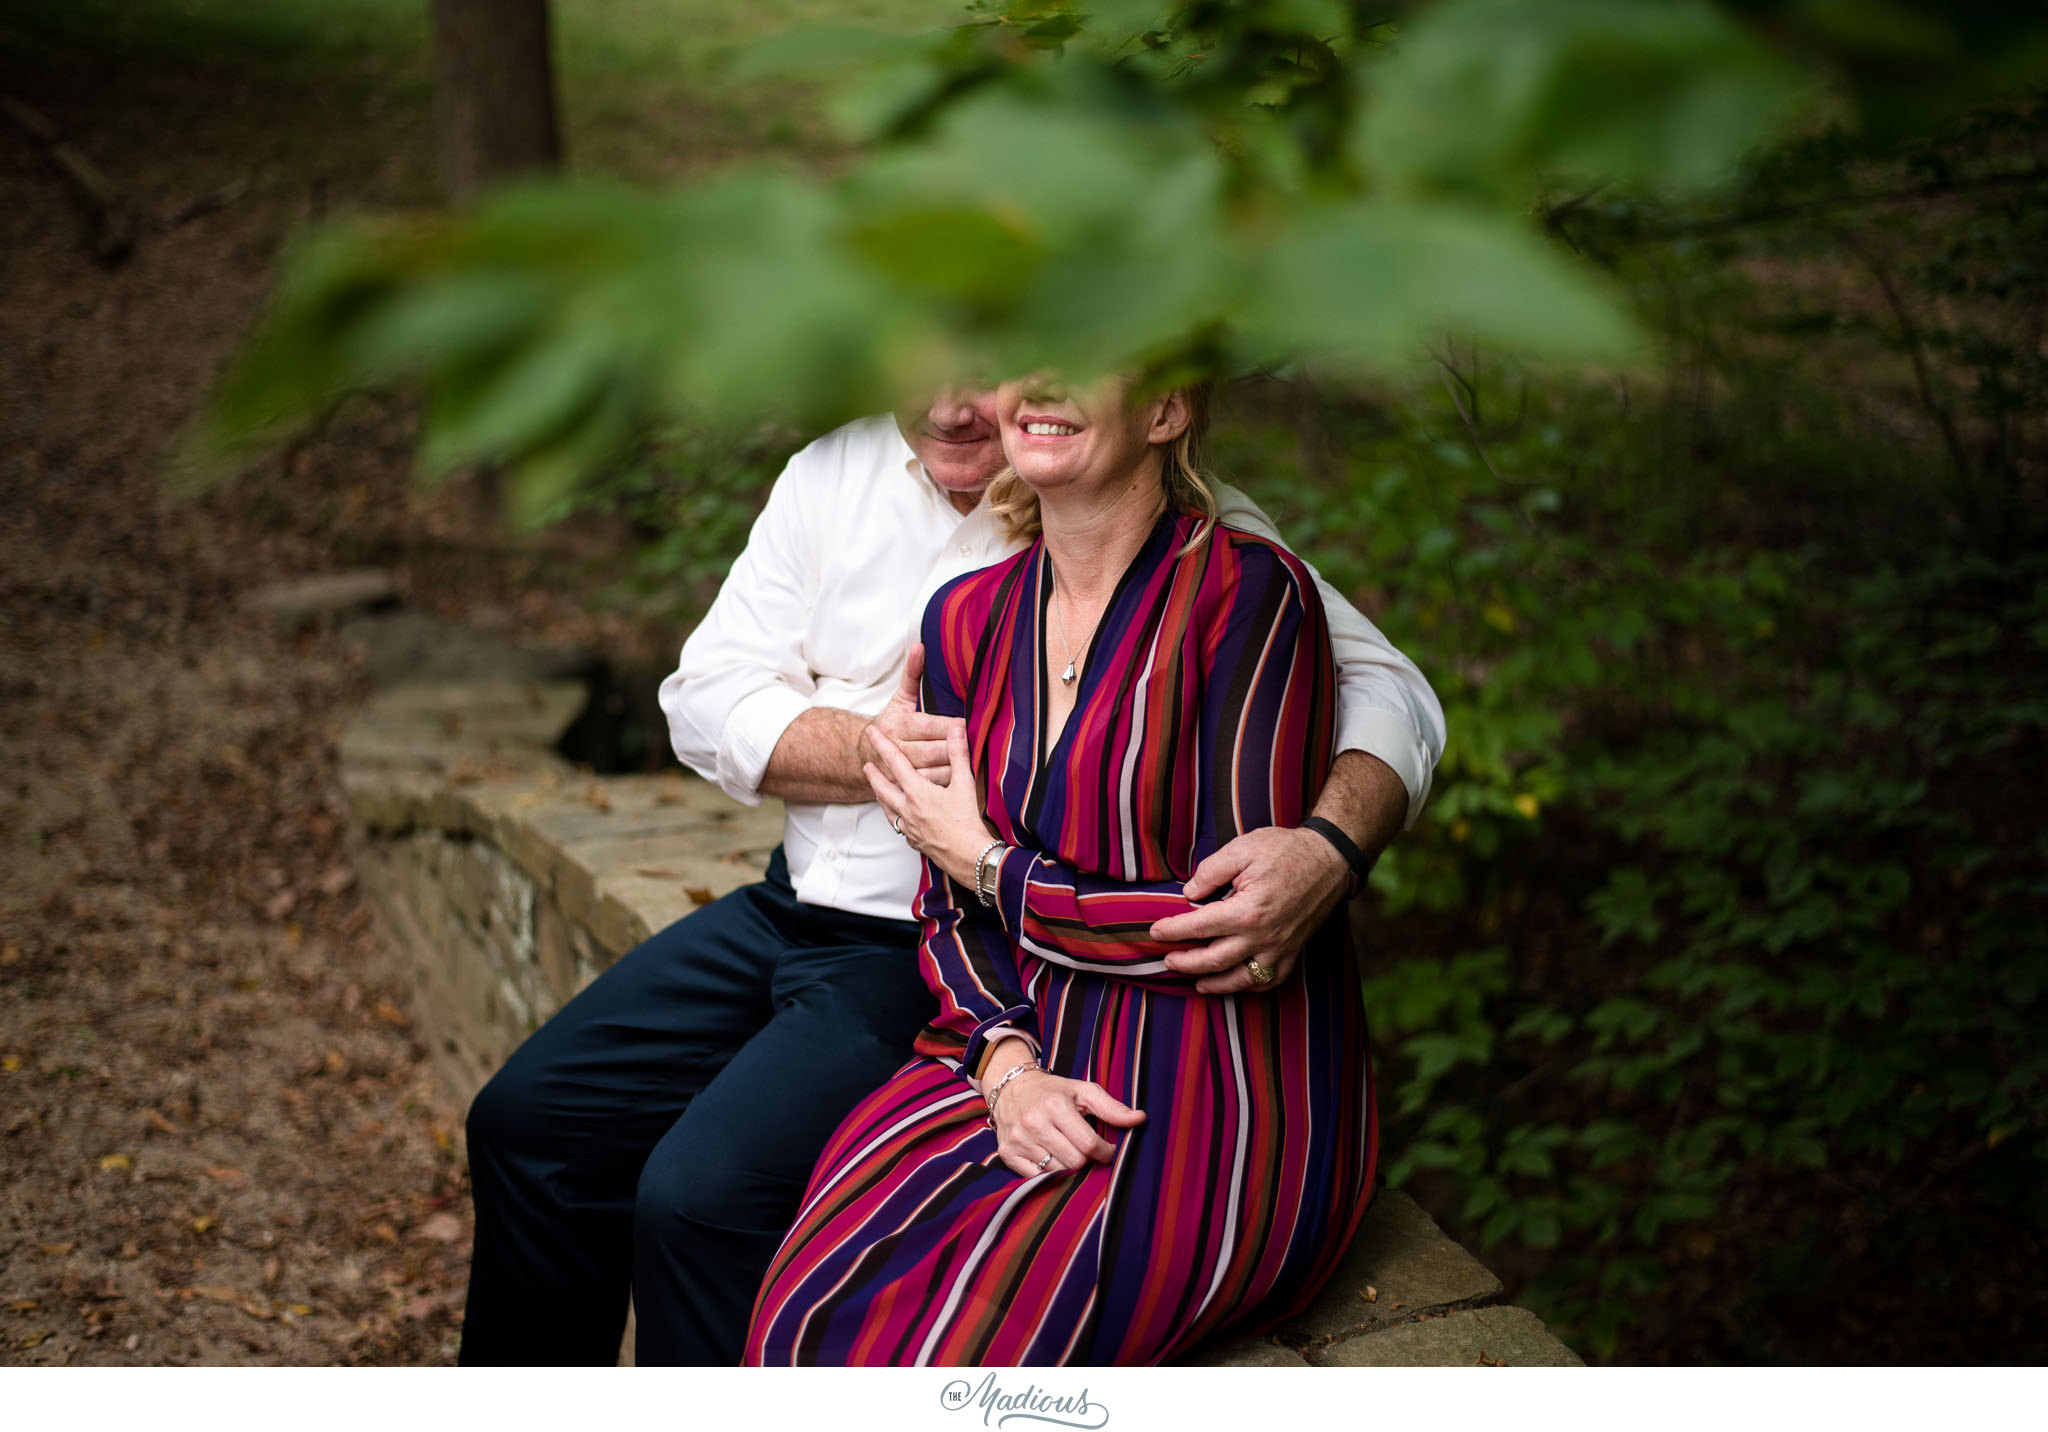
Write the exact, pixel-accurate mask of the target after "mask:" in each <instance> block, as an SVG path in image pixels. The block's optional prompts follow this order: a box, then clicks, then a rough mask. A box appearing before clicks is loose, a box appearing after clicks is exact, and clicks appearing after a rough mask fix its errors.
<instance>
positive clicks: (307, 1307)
mask: <svg viewBox="0 0 2048 1432" xmlns="http://www.w3.org/2000/svg"><path fill="white" fill-rule="evenodd" d="M285 1311H286V1312H288V1313H290V1314H292V1315H293V1316H294V1317H300V1318H303V1317H308V1316H310V1315H311V1314H312V1311H313V1305H312V1304H311V1303H292V1304H289V1305H288V1306H287V1307H286V1308H285Z"/></svg>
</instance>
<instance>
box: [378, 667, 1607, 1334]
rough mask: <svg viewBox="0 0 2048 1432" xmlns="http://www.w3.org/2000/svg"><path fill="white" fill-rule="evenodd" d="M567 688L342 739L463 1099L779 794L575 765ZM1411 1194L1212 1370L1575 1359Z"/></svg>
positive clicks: (1383, 1195)
mask: <svg viewBox="0 0 2048 1432" xmlns="http://www.w3.org/2000/svg"><path fill="white" fill-rule="evenodd" d="M583 701H584V688H583V687H582V685H581V684H580V683H577V682H529V683H520V682H499V683H488V682H484V683H467V682H466V683H457V684H446V685H433V686H427V685H422V686H406V687H398V688H395V689H393V690H389V691H386V692H384V693H382V694H381V695H380V696H378V697H377V698H376V700H375V701H374V702H373V703H372V704H371V706H370V708H369V709H368V710H367V711H366V712H364V714H363V715H362V716H361V717H359V718H358V719H357V720H356V722H355V723H354V724H353V725H352V726H351V727H350V728H349V730H348V731H347V733H346V734H345V736H344V737H343V741H342V779H343V782H344V785H345V787H346V790H347V794H348V800H349V809H350V813H351V817H352V822H353V828H354V837H355V856H356V863H357V869H358V873H359V876H360V878H361V880H362V882H363V884H364V886H365V887H366V889H367V890H368V891H369V893H370V894H371V896H372V898H373V901H374V903H375V905H376V908H377V910H378V912H379V916H380V918H381V920H382V921H383V923H384V927H385V930H386V932H387V934H388V935H389V936H390V937H391V938H392V939H393V940H394V941H396V942H397V943H398V944H399V945H400V946H401V947H402V948H404V949H405V950H406V952H407V955H408V958H409V960H410V963H411V966H412V971H413V978H414V1005H415V1009H414V1014H415V1017H416V1019H417V1021H418V1027H419V1028H420V1029H421V1031H422V1032H423V1034H424V1036H425V1037H426V1038H428V1039H429V1040H430V1041H431V1042H432V1046H433V1050H434V1056H435V1060H436V1062H437V1064H438V1065H439V1067H440V1069H441V1072H442V1074H443V1076H444V1077H445V1078H446V1079H447V1081H448V1084H449V1087H450V1088H451V1089H452V1090H453V1091H454V1093H455V1094H456V1096H457V1097H458V1098H459V1099H461V1100H462V1101H463V1103H464V1104H467V1102H468V1101H469V1099H470V1098H471V1097H472V1096H473V1095H474V1094H475V1092H476V1090H477V1089H478V1088H480V1087H481V1086H482V1084H483V1082H484V1080H485V1079H487V1078H488V1077H489V1076H490V1073H491V1071H492V1070H494V1069H495V1068H497V1066H498V1065H499V1064H500V1063H501V1062H502V1061H503V1060H504V1059H505V1057H506V1056H507V1055H508V1054H510V1053H511V1052H512V1050H513V1049H515V1048H517V1047H518V1045H519V1042H520V1041H521V1040H523V1039H524V1038H525V1037H526V1036H527V1034H528V1033H530V1032H531V1031H532V1030H534V1029H537V1028H538V1027H539V1026H540V1024H541V1023H542V1022H543V1021H545V1020H546V1019H547V1018H548V1016H549V1015H551V1014H553V1013H554V1012H555V1010H557V1009H559V1008H560V1007H561V1005H562V1004H563V1003H564V1002H565V1001H566V1000H568V999H569V997H570V996H571V995H573V994H574V993H575V992H576V991H577V990H578V989H580V988H582V987H583V985H585V984H586V983H588V982H589V981H590V980H591V979H592V978H594V977H595V976H596V975H597V974H598V972H599V971H601V970H603V969H604V967H605V966H606V965H608V964H609V963H610V962H611V961H612V960H615V959H617V958H618V957H619V956H620V955H622V954H624V953H625V952H626V951H627V950H629V949H631V948H632V947H633V946H634V945H636V944H638V943H639V942H640V941H641V940H643V939H645V938H646V937H647V936H648V935H649V934H651V933H653V932H654V931H655V930H658V929H661V928H663V927H665V926H667V925H668V924H670V923H671V922H673V921H675V920H677V919H679V918H681V917H682V916H684V915H686V914H688V913H689V912H690V911H691V910H693V909H695V908H696V907H697V906H698V905H700V904H703V903H705V902H707V901H709V900H712V899H715V898H716V897H717V896H719V895H722V894H724V893H726V892H727V891H729V890H731V889H733V888H735V887H737V886H739V885H742V884H745V883H747V882H749V881H751V880H755V879H758V878H759V876H760V872H761V869H762V867H763V866H764V865H765V864H766V862H767V858H768V853H769V851H770V850H772V849H773V848H774V846H775V843H776V842H777V841H778V840H779V839H780V838H781V808H780V807H779V806H778V805H776V804H775V803H773V802H765V803H763V804H762V805H761V806H759V807H756V808H748V807H745V806H741V805H739V804H737V803H736V802H734V801H732V800H730V799H728V798H727V797H726V796H725V795H724V794H723V793H721V792H720V791H718V790H717V789H716V788H715V787H713V786H711V785H709V784H707V783H706V782H703V781H700V780H697V779H695V778H694V777H689V776H684V775H663V776H625V777H602V778H593V777H591V776H590V775H588V774H587V773H585V774H579V773H578V772H577V771H576V769H575V768H573V767H571V766H570V765H569V764H568V763H567V762H565V761H564V760H562V759H561V758H560V757H559V756H557V755H555V754H554V752H553V749H552V748H553V746H554V744H555V742H556V741H557V740H558V739H559V738H560V736H561V734H562V732H563V731H564V730H565V729H567V727H568V726H569V724H570V723H571V722H572V721H573V720H574V719H575V717H576V715H577V713H578V711H579V710H580V709H581V708H582V705H583ZM1501 1293H1502V1289H1501V1284H1500V1280H1499V1279H1498V1278H1496V1277H1495V1276H1494V1275H1493V1274H1492V1273H1491V1272H1489V1271H1488V1270H1487V1269H1486V1268H1485V1267H1484V1266H1483V1265H1482V1264H1481V1263H1480V1262H1479V1261H1478V1260H1477V1259H1475V1258H1474V1257H1472V1255H1471V1254H1469V1253H1468V1252H1466V1251H1465V1250H1464V1249H1463V1248H1461V1247H1459V1246H1458V1244H1456V1243H1455V1242H1453V1241H1451V1240H1450V1239H1449V1238H1447V1237H1445V1236H1444V1233H1443V1231H1442V1230H1441V1229H1439V1228H1438V1227H1437V1226H1436V1224H1435V1222H1434V1221H1432V1220H1431V1218H1430V1217H1429V1215H1428V1214H1427V1213H1426V1212H1424V1211H1423V1210H1422V1208H1421V1207H1419V1206H1418V1205H1417V1204H1416V1203H1415V1201H1414V1200H1413V1199H1411V1198H1409V1197H1408V1196H1407V1195H1405V1194H1402V1193H1399V1192H1394V1191H1390V1190H1382V1191H1381V1192H1380V1193H1379V1194H1378V1196H1377V1197H1375V1198H1374V1200H1373V1203H1372V1207H1371V1208H1370V1209H1369V1210H1368V1212H1367V1214H1366V1220H1365V1224H1364V1226H1363V1227H1362V1229H1361V1230H1360V1233H1359V1236H1358V1237H1357V1239H1356V1240H1355V1241H1354V1242H1353V1244H1352V1246H1351V1249H1350V1250H1349V1252H1348V1254H1347V1255H1346V1257H1345V1260H1344V1263H1343V1265H1342V1266H1341V1267H1340V1268H1339V1269H1338V1271H1337V1273H1336V1274H1335V1275H1334V1276H1333V1277H1332V1278H1331V1280H1330V1283H1329V1285H1328V1286H1327V1287H1326V1288H1325V1289H1324V1290H1323V1293H1322V1295H1321V1296H1320V1297H1319V1298H1318V1299H1317V1301H1316V1302H1315V1304H1314V1305H1313V1306H1312V1307H1311V1308H1310V1309H1309V1310H1308V1311H1307V1312H1306V1313H1304V1314H1303V1315H1302V1316H1301V1317H1299V1318H1297V1319H1295V1320H1294V1321H1293V1322H1291V1323H1289V1324H1287V1325H1286V1326H1285V1327H1283V1328H1281V1329H1280V1330H1279V1331H1278V1332H1277V1333H1276V1334H1275V1335H1274V1336H1272V1337H1269V1338H1260V1339H1253V1340H1249V1341H1244V1342H1238V1343H1235V1344H1231V1345H1229V1346H1224V1347H1216V1348H1211V1349H1207V1350H1205V1351H1204V1352H1202V1353H1199V1354H1198V1355H1197V1356H1195V1357H1194V1358H1191V1359H1189V1360H1190V1361H1191V1362H1197V1363H1206V1364H1211V1365H1221V1366H1260V1367H1305V1366H1332V1367H1338V1366H1345V1367H1362V1366H1441V1365H1446V1364H1455V1365H1463V1366H1477V1365H1487V1366H1498V1365H1502V1364H1548V1365H1558V1364H1572V1365H1576V1364H1578V1362H1579V1359H1578V1358H1577V1357H1576V1356H1574V1355H1573V1354H1572V1352H1571V1350H1570V1349H1568V1348H1566V1347H1565V1346H1564V1345H1563V1344H1562V1343H1560V1342H1558V1341H1557V1339H1555V1338H1553V1337H1552V1336H1550V1334H1549V1333H1548V1332H1547V1331H1545V1329H1544V1327H1543V1324H1542V1322H1541V1321H1540V1320H1539V1319H1537V1317H1536V1316H1535V1315H1534V1314H1533V1313H1530V1312H1528V1311H1527V1310H1525V1309H1522V1308H1516V1307H1503V1306H1499V1299H1500V1297H1501Z"/></svg>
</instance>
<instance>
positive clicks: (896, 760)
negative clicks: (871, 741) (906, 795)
mask: <svg viewBox="0 0 2048 1432" xmlns="http://www.w3.org/2000/svg"><path fill="white" fill-rule="evenodd" d="M875 754H876V755H878V756H880V757H881V758H882V769H883V770H884V771H885V772H887V774H888V776H889V779H891V780H893V781H894V782H896V784H897V785H898V786H901V787H904V788H906V789H907V788H908V787H909V785H910V783H911V782H912V781H913V780H916V779H917V768H916V767H914V766H912V765H911V764H910V762H909V761H907V760H905V759H904V757H903V748H902V747H901V746H898V745H897V744H896V743H895V742H894V741H892V740H890V739H889V737H888V733H887V732H884V731H882V730H880V729H877V730H876V731H875Z"/></svg>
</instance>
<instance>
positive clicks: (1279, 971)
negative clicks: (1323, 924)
mask: <svg viewBox="0 0 2048 1432" xmlns="http://www.w3.org/2000/svg"><path fill="white" fill-rule="evenodd" d="M1251 959H1255V961H1260V965H1264V967H1266V969H1270V971H1274V977H1272V979H1268V981H1264V983H1260V981H1257V979H1253V977H1251V965H1249V963H1247V965H1237V967H1233V969H1225V971H1223V973H1221V975H1210V977H1208V979H1196V981H1194V992H1196V994H1266V992H1268V989H1278V987H1280V985H1284V983H1286V979H1288V975H1290V973H1292V971H1294V957H1292V955H1288V957H1286V959H1278V957H1272V955H1253V957H1251Z"/></svg>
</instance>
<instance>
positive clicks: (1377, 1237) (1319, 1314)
mask: <svg viewBox="0 0 2048 1432" xmlns="http://www.w3.org/2000/svg"><path fill="white" fill-rule="evenodd" d="M1368 1290H1370V1292H1371V1293H1372V1294H1373V1295H1374V1296H1373V1297H1372V1298H1371V1299H1370V1300H1368V1297H1367V1293H1368ZM1500 1295H1501V1284H1500V1279H1498V1278H1496V1277H1495V1276H1494V1275H1493V1273H1492V1272H1491V1271H1490V1270H1489V1269H1488V1268H1487V1267H1486V1265H1485V1264H1483V1263H1481V1262H1480V1261H1479V1260H1478V1259H1477V1258H1474V1257H1473V1256H1472V1255H1471V1254H1470V1253H1467V1252H1466V1251H1465V1250H1464V1249H1463V1248H1462V1247H1460V1246H1459V1245H1458V1244H1456V1243H1454V1242H1452V1241H1451V1240H1450V1239H1449V1238H1447V1237H1445V1236H1444V1231H1443V1230H1442V1229H1441V1228H1439V1227H1437V1226H1436V1220H1435V1219H1433V1218H1431V1217H1430V1216H1429V1215H1428V1214H1427V1213H1425V1212H1423V1211H1422V1206H1421V1205H1420V1204H1418V1203H1417V1202H1416V1201H1415V1200H1414V1199H1412V1198H1410V1197H1409V1196H1408V1195H1407V1194H1405V1193H1402V1192H1400V1191H1398V1190H1396V1189H1381V1190H1380V1191H1379V1192H1378V1193H1377V1194H1375V1195H1374V1196H1373V1201H1372V1206H1371V1207H1370V1208H1368V1209H1366V1211H1365V1221H1364V1222H1363V1223H1362V1224H1360V1225H1359V1229H1358V1236H1357V1237H1356V1238H1354V1239H1352V1240H1351V1248H1350V1250H1349V1251H1348V1252H1347V1253H1346V1254H1345V1255H1344V1261H1343V1262H1342V1263H1340V1264H1339V1265H1338V1266H1337V1271H1336V1273H1335V1274H1334V1275H1333V1276H1332V1277H1331V1279H1330V1281H1329V1284H1328V1285H1327V1286H1326V1287H1325V1288H1324V1289H1323V1291H1322V1294H1321V1295H1320V1296H1319V1297H1318V1298H1317V1299H1316V1300H1315V1302H1314V1303H1312V1304H1310V1305H1309V1309H1308V1311H1307V1312H1305V1313H1303V1314H1302V1315H1301V1316H1300V1317H1298V1318H1296V1319H1295V1320H1294V1321H1293V1322H1290V1323H1288V1324H1287V1325H1285V1326H1284V1327H1282V1328H1281V1329H1280V1336H1281V1337H1283V1338H1284V1339H1286V1340H1287V1341H1288V1342H1290V1343H1294V1344H1296V1345H1297V1346H1301V1345H1307V1344H1315V1343H1324V1342H1330V1341H1333V1340H1336V1339H1338V1338H1348V1337H1356V1336H1357V1335H1358V1334H1360V1333H1366V1332H1371V1331H1373V1330H1374V1329H1376V1328H1383V1327H1387V1326H1388V1325H1390V1324H1394V1323H1402V1322H1407V1321H1410V1320H1411V1319H1413V1318H1414V1317H1415V1316H1416V1315H1417V1314H1418V1313H1425V1312H1434V1311H1441V1310H1443V1309H1448V1308H1459V1307H1470V1306H1472V1305H1473V1304H1476V1303H1485V1302H1490V1301H1492V1300H1493V1299H1495V1298H1498V1297H1499V1296H1500Z"/></svg>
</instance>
